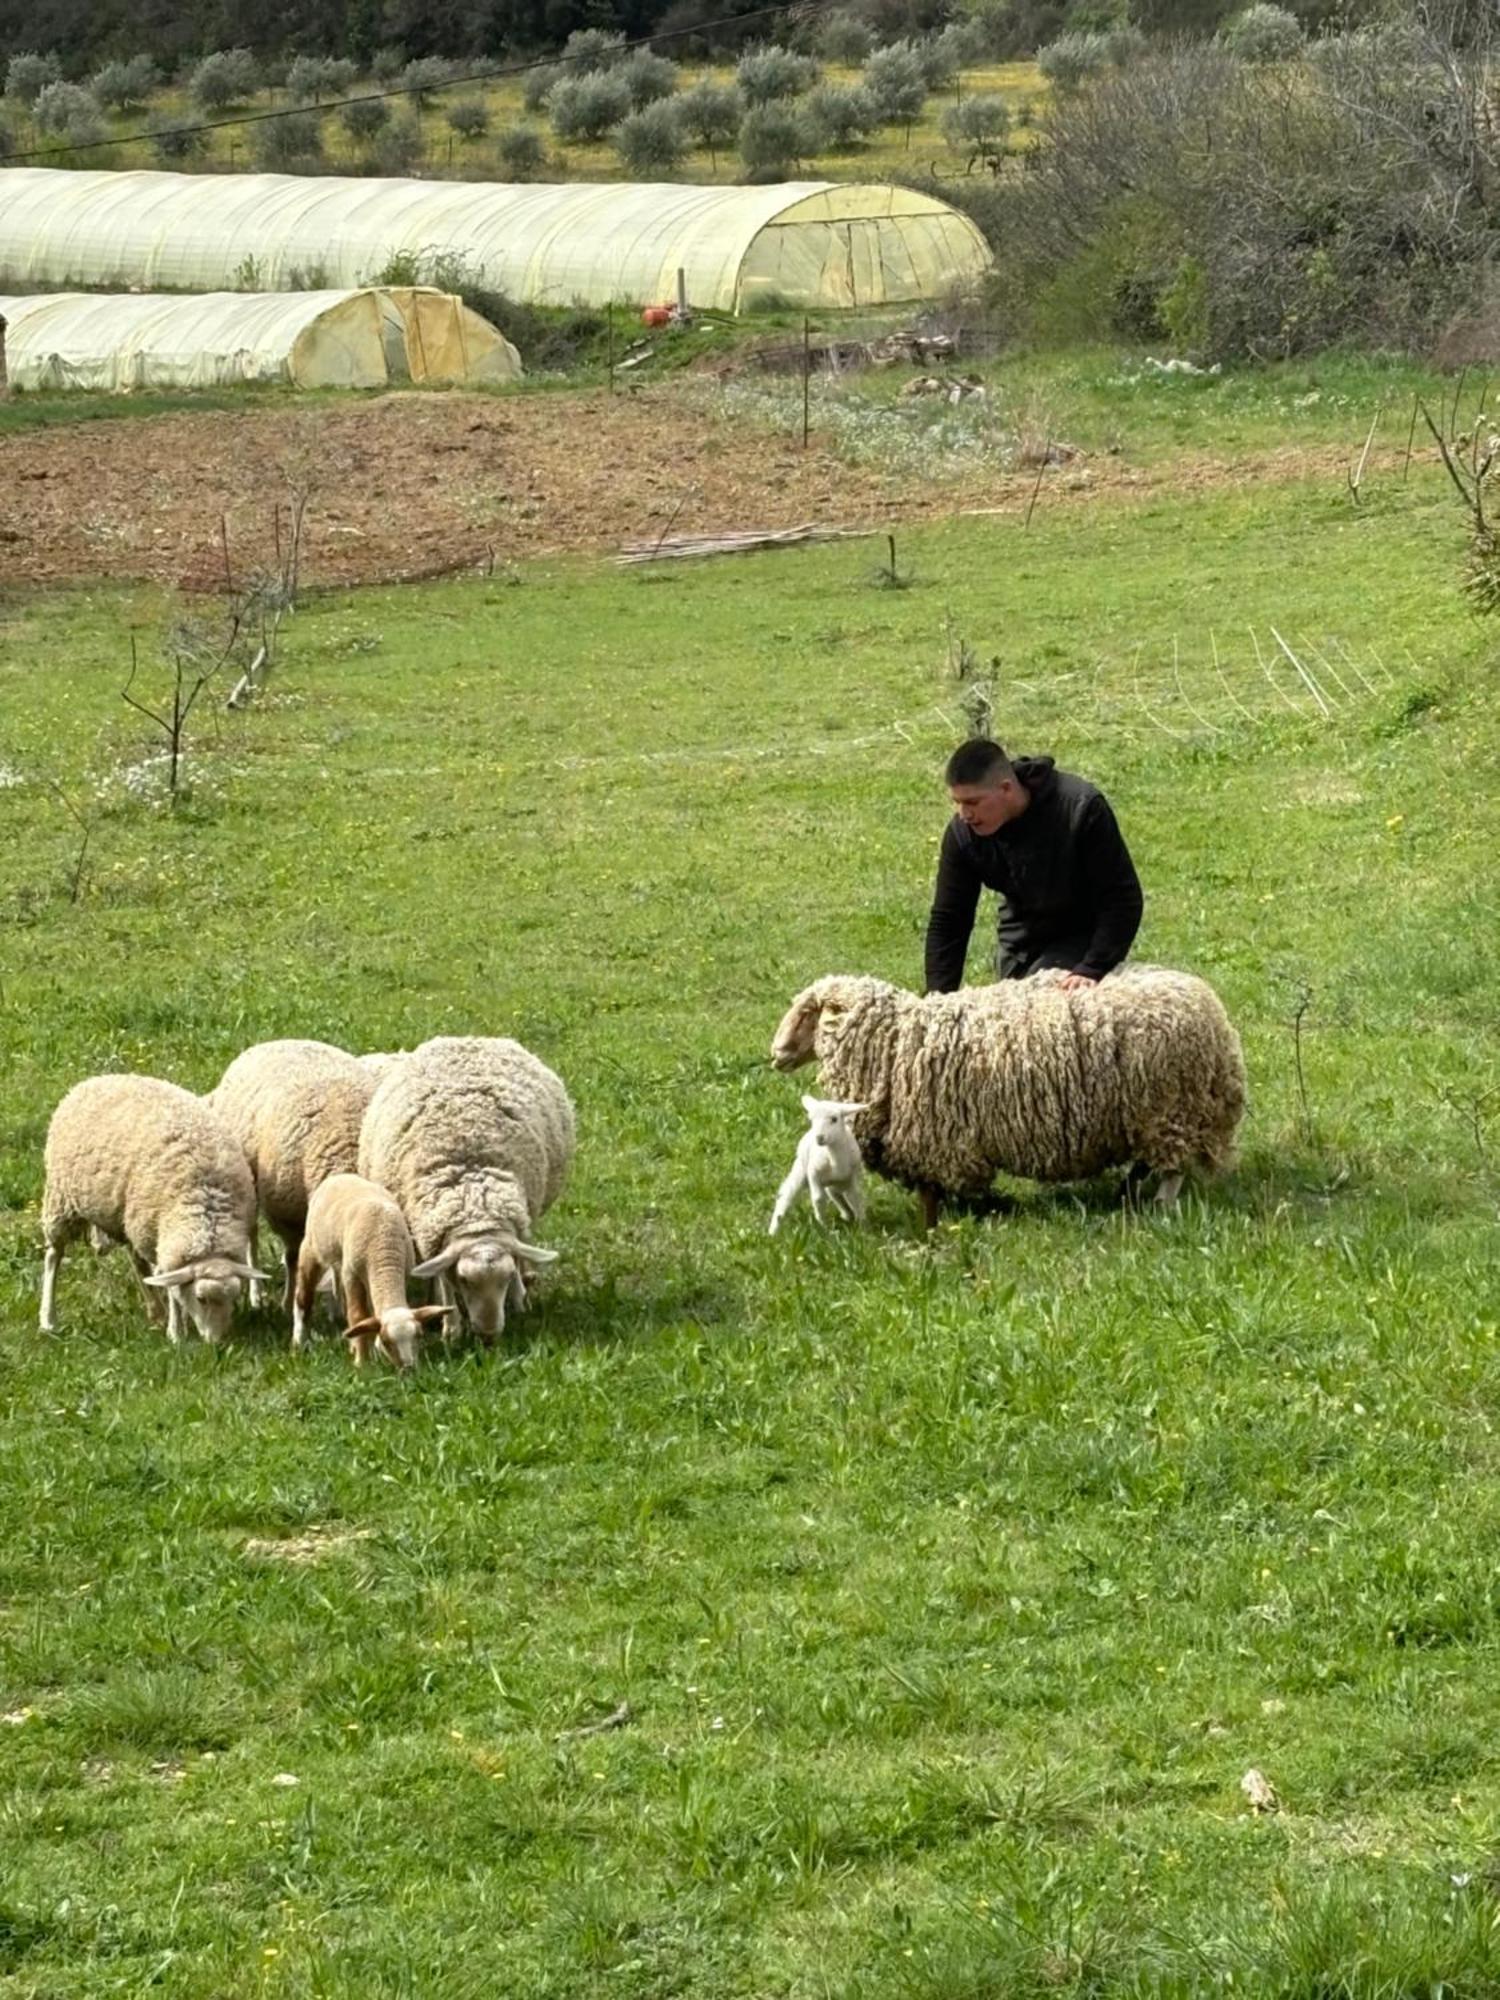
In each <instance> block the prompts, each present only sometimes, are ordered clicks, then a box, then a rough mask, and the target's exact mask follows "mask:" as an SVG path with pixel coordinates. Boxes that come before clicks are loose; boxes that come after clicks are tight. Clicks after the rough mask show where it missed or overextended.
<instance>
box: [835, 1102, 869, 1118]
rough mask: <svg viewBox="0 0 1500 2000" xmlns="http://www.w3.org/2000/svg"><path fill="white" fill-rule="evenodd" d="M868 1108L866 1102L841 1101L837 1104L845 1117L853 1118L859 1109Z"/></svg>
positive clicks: (865, 1109)
mask: <svg viewBox="0 0 1500 2000" xmlns="http://www.w3.org/2000/svg"><path fill="white" fill-rule="evenodd" d="M869 1108H870V1107H869V1105H868V1104H846V1103H844V1102H842V1101H840V1103H839V1105H838V1109H839V1111H840V1112H842V1114H843V1115H844V1117H845V1118H853V1117H855V1116H857V1115H858V1113H859V1112H861V1111H868V1110H869Z"/></svg>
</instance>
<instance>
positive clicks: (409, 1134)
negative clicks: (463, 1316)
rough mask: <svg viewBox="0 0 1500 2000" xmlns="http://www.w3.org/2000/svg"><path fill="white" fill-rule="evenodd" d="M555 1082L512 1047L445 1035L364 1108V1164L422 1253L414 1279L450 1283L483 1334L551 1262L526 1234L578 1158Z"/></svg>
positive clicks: (447, 1294) (443, 1291) (520, 1302)
mask: <svg viewBox="0 0 1500 2000" xmlns="http://www.w3.org/2000/svg"><path fill="white" fill-rule="evenodd" d="M573 1146H574V1119H573V1105H572V1101H571V1099H570V1098H569V1096H568V1093H567V1091H566V1089H565V1088H564V1087H563V1083H562V1079H561V1078H560V1077H558V1076H556V1075H554V1073H553V1072H552V1071H551V1070H550V1069H548V1067H547V1065H546V1064H545V1063H544V1062H541V1061H540V1060H539V1059H538V1058H537V1057H536V1056H534V1055H532V1054H531V1052H530V1050H529V1049H524V1048H522V1046H521V1044H520V1043H519V1042H513V1041H510V1040H508V1039H505V1038H494V1039H491V1038H488V1037H485V1036H480V1035H440V1036H438V1037H437V1038H436V1039H435V1040H433V1041H430V1042H423V1043H422V1045H421V1046H420V1047H419V1048H417V1049H415V1050H414V1051H413V1052H412V1054H411V1055H409V1056H407V1057H406V1058H405V1060H404V1061H403V1062H401V1063H400V1064H398V1065H397V1066H396V1067H395V1068H394V1069H393V1070H391V1071H389V1072H388V1073H387V1074H386V1075H385V1076H384V1077H383V1078H382V1079H381V1082H380V1086H379V1088H378V1089H377V1090H376V1092H375V1095H374V1097H373V1098H372V1099H371V1100H370V1108H369V1110H368V1111H367V1112H366V1113H365V1121H364V1126H363V1129H362V1131H361V1133H360V1142H359V1171H360V1172H361V1174H363V1175H364V1176H365V1177H366V1178H367V1179H368V1180H372V1181H376V1182H378V1183H379V1184H380V1186H382V1187H386V1188H389V1189H390V1191H391V1193H392V1194H393V1195H394V1196H395V1198H396V1200H397V1201H398V1202H399V1203H400V1205H401V1210H402V1213H403V1214H404V1215H405V1217H406V1220H407V1222H408V1223H409V1225H410V1227H411V1233H412V1236H413V1238H414V1240H415V1242H416V1246H417V1253H418V1255H419V1256H420V1257H421V1258H422V1260H423V1261H422V1263H421V1264H420V1265H419V1266H418V1275H421V1276H427V1275H429V1274H430V1275H432V1276H434V1277H435V1278H436V1279H437V1280H438V1285H439V1292H440V1296H441V1297H443V1298H444V1299H445V1300H446V1299H451V1297H452V1296H453V1289H452V1288H453V1287H454V1286H455V1285H456V1288H457V1295H458V1297H459V1299H461V1301H462V1303H463V1306H464V1310H465V1312H466V1313H467V1315H468V1319H469V1324H470V1325H471V1326H472V1327H473V1328H474V1331H475V1332H476V1333H478V1334H479V1335H480V1336H481V1337H482V1338H483V1339H485V1340H493V1339H494V1338H495V1336H496V1335H497V1334H499V1333H501V1332H503V1331H504V1327H505V1313H506V1308H507V1306H508V1305H509V1306H513V1307H515V1308H516V1309H517V1310H520V1309H521V1308H522V1307H524V1305H525V1303H526V1279H525V1273H526V1271H527V1270H529V1269H531V1268H534V1267H535V1266H537V1265H541V1264H551V1263H553V1262H555V1260H556V1257H557V1252H556V1251H555V1250H542V1249H539V1248H537V1247H536V1246H535V1245H534V1244H533V1243H531V1242H530V1241H529V1238H530V1234H531V1231H532V1228H533V1227H534V1225H535V1224H536V1223H537V1222H538V1221H539V1220H540V1219H541V1217H542V1215H543V1214H544V1213H545V1212H546V1210H547V1209H548V1208H549V1207H550V1206H551V1205H552V1203H553V1202H554V1201H555V1200H556V1199H557V1197H558V1195H559V1194H560V1193H561V1192H562V1188H563V1184H564V1182H565V1181H566V1179H567V1176H568V1168H569V1166H570V1165H571V1163H572V1159H573Z"/></svg>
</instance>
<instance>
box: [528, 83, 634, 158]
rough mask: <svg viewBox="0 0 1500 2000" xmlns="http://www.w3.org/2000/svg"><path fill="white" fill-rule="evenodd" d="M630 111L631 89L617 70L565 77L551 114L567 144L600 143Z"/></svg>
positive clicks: (557, 131)
mask: <svg viewBox="0 0 1500 2000" xmlns="http://www.w3.org/2000/svg"><path fill="white" fill-rule="evenodd" d="M629 110H630V91H629V89H628V87H627V85H626V83H625V80H624V78H623V77H622V76H621V75H620V74H619V72H618V71H617V70H591V71H589V72H588V73H587V74H586V75H584V76H570V77H565V78H564V79H563V81H562V82H561V83H560V84H559V85H558V86H557V88H556V89H555V90H554V91H553V93H552V100H551V103H550V105H549V106H548V114H549V116H550V118H551V120H552V129H553V131H554V132H555V133H556V134H557V136H558V138H559V139H561V140H562V141H563V142H564V144H573V145H590V144H593V145H597V144H598V142H599V141H600V140H601V139H607V138H608V137H609V135H610V133H611V132H613V130H614V129H615V127H616V126H617V125H618V124H619V122H620V120H621V119H622V118H624V117H625V116H626V115H627V113H628V112H629Z"/></svg>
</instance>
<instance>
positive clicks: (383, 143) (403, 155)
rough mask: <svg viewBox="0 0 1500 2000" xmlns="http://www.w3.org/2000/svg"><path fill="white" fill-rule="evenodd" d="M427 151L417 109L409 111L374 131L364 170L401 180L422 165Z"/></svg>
mask: <svg viewBox="0 0 1500 2000" xmlns="http://www.w3.org/2000/svg"><path fill="white" fill-rule="evenodd" d="M426 151H427V141H426V139H425V138H424V137H423V136H422V121H421V119H420V118H419V117H418V116H417V114H416V113H415V112H414V111H406V112H403V113H402V114H401V116H400V117H399V118H393V119H392V120H391V122H390V123H389V125H387V126H386V127H385V128H384V129H383V130H382V131H380V132H377V133H376V134H375V137H374V138H373V139H372V140H371V142H370V147H369V151H368V152H367V153H366V154H365V170H366V172H367V173H372V174H381V175H383V176H385V177H387V178H389V179H392V180H399V179H400V178H401V177H402V176H403V175H404V174H409V173H412V172H413V171H414V170H415V169H416V168H417V167H420V166H421V164H422V160H423V157H424V156H425V154H426Z"/></svg>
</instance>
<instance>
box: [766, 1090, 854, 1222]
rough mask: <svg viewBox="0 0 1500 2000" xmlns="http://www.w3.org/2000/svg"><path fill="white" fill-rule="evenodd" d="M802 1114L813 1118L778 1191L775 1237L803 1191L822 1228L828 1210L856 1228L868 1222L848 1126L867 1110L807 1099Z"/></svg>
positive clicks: (837, 1101)
mask: <svg viewBox="0 0 1500 2000" xmlns="http://www.w3.org/2000/svg"><path fill="white" fill-rule="evenodd" d="M802 1108H803V1110H804V1111H805V1112H806V1113H807V1116H808V1121H809V1122H808V1128H807V1130H806V1131H805V1132H804V1133H803V1134H802V1137H801V1139H800V1140H799V1141H798V1144H797V1157H796V1159H795V1160H794V1161H793V1162H792V1171H791V1172H790V1173H789V1174H788V1175H787V1177H786V1179H785V1180H784V1181H783V1182H782V1183H781V1186H780V1188H779V1189H778V1190H777V1194H776V1206H775V1208H773V1209H772V1211H771V1228H770V1234H771V1235H772V1236H774V1235H775V1234H776V1232H777V1230H778V1229H779V1228H780V1227H781V1224H782V1220H783V1218H784V1217H785V1215H786V1212H787V1210H788V1209H789V1208H790V1207H791V1205H792V1203H793V1202H794V1201H795V1200H796V1199H797V1197H798V1195H799V1194H801V1192H802V1190H803V1189H804V1188H806V1189H807V1192H808V1195H809V1197H810V1199H811V1201H812V1210H813V1214H814V1215H815V1216H816V1217H817V1219H818V1221H819V1222H821V1221H822V1220H823V1216H824V1212H825V1210H827V1209H828V1208H829V1207H832V1208H833V1209H834V1210H835V1212H836V1213H839V1214H843V1215H846V1216H847V1217H848V1218H849V1220H850V1221H851V1222H863V1221H864V1219H865V1187H864V1168H863V1165H862V1162H861V1160H860V1157H859V1144H858V1141H857V1140H856V1139H855V1137H854V1134H853V1133H852V1132H851V1131H850V1130H849V1120H850V1119H851V1118H853V1117H854V1116H855V1115H856V1114H857V1113H859V1112H861V1111H863V1110H864V1109H865V1107H864V1105H863V1104H846V1103H843V1102H842V1101H841V1100H840V1099H838V1098H836V1097H804V1098H803V1100H802Z"/></svg>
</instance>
